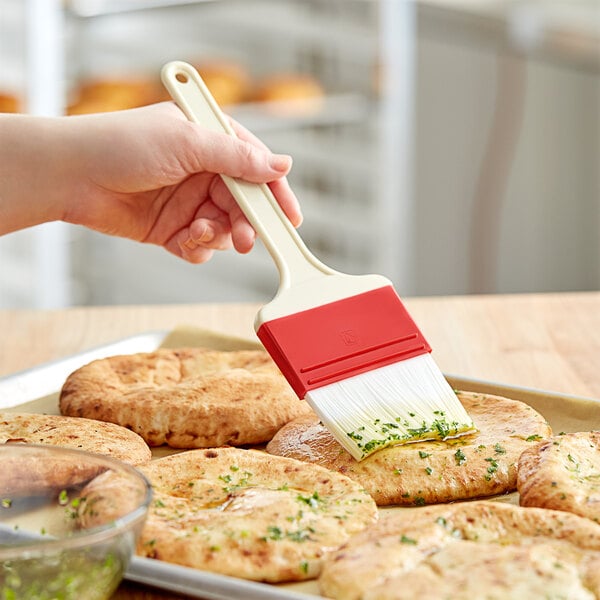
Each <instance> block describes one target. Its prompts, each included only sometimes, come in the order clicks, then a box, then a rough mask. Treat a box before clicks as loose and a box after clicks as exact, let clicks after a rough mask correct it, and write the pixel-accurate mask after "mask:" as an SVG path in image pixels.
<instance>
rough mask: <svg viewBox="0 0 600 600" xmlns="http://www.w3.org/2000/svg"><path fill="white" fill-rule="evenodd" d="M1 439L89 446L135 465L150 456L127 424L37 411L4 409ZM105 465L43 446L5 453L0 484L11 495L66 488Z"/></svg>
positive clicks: (78, 447)
mask: <svg viewBox="0 0 600 600" xmlns="http://www.w3.org/2000/svg"><path fill="white" fill-rule="evenodd" d="M0 444H40V445H51V446H62V447H66V448H74V449H76V450H85V451H87V452H91V453H93V454H101V455H104V456H110V457H112V458H115V459H117V460H121V461H123V462H127V463H130V464H133V465H139V464H141V463H144V462H147V461H149V460H150V458H151V452H150V448H149V447H148V445H147V444H146V442H144V440H143V439H142V438H141V437H140V436H139V435H137V434H136V433H134V432H133V431H129V430H128V429H125V428H124V427H120V426H119V425H115V424H114V423H102V422H101V421H93V420H91V419H78V418H75V417H62V416H58V415H43V414H33V413H21V414H19V413H10V412H6V413H0ZM100 470H101V467H99V466H91V465H90V464H89V461H82V462H80V463H78V462H77V461H75V460H74V458H73V456H56V455H55V454H49V453H48V452H44V449H43V448H42V449H40V450H39V452H38V453H37V454H36V455H35V456H32V455H31V454H29V455H27V456H7V457H4V459H3V461H2V465H1V467H0V490H4V492H3V493H8V492H9V491H10V494H11V495H21V494H25V493H34V492H36V491H44V490H47V489H60V488H68V487H70V486H72V485H78V484H79V483H81V482H84V481H87V480H88V479H90V477H93V476H94V475H95V474H96V473H97V472H99V471H100Z"/></svg>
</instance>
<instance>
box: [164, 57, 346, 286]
mask: <svg viewBox="0 0 600 600" xmlns="http://www.w3.org/2000/svg"><path fill="white" fill-rule="evenodd" d="M161 77H162V81H163V84H164V85H165V87H166V88H167V90H168V91H169V93H170V94H171V96H172V98H173V100H175V102H176V103H177V105H178V106H179V108H181V110H182V111H183V112H184V114H185V115H186V116H187V118H188V119H189V120H190V121H193V122H195V123H198V124H200V125H202V126H203V127H206V128H207V129H211V130H212V131H217V132H220V133H227V134H229V135H232V136H235V132H234V131H233V128H232V127H231V125H230V124H229V121H228V120H227V118H226V117H225V115H224V114H223V112H222V111H221V109H220V108H219V105H218V104H217V103H216V101H215V99H214V98H213V96H212V94H211V93H210V91H209V89H208V87H207V86H206V84H205V83H204V81H202V78H201V77H200V75H199V74H198V72H197V71H196V69H195V68H194V67H192V66H191V65H189V64H188V63H185V62H181V61H173V62H170V63H168V64H166V65H165V66H164V67H163V69H162V73H161ZM221 177H222V179H223V181H224V182H225V185H226V186H227V188H228V189H229V191H230V192H231V194H232V195H233V197H234V198H235V200H236V201H237V203H238V205H239V206H240V208H241V209H242V212H243V213H244V215H246V218H247V219H248V221H250V223H251V224H252V226H253V227H254V229H255V230H256V232H257V234H258V236H259V237H260V239H261V240H262V242H263V244H264V245H265V247H266V248H267V250H268V251H269V254H270V255H271V257H272V258H273V260H274V261H275V264H276V265H277V269H278V270H279V281H280V283H279V288H280V291H281V290H285V289H289V288H291V287H292V286H296V285H298V284H300V283H302V282H304V281H307V280H310V279H314V278H315V277H317V278H320V277H322V276H324V275H332V274H335V273H336V272H335V271H334V270H333V269H331V268H329V267H328V266H327V265H324V264H323V263H321V262H320V261H319V260H318V259H317V258H316V257H315V256H314V255H313V254H312V253H311V252H310V251H309V250H308V248H307V247H306V245H305V244H304V242H303V241H302V239H301V238H300V236H299V235H298V233H297V232H296V230H295V229H294V227H293V225H292V224H291V223H290V221H289V220H288V218H287V217H286V215H285V213H284V212H283V210H282V209H281V207H280V206H279V204H278V202H277V200H276V199H275V197H274V196H273V193H272V192H271V190H270V189H269V186H268V185H266V184H258V183H249V182H247V181H243V180H241V179H234V178H232V177H229V176H227V175H221Z"/></svg>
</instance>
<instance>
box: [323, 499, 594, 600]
mask: <svg viewBox="0 0 600 600" xmlns="http://www.w3.org/2000/svg"><path fill="white" fill-rule="evenodd" d="M319 586H320V591H321V593H322V594H323V595H325V596H327V597H328V598H335V599H336V600H413V599H414V598H419V600H442V599H451V600H473V599H474V598H478V599H479V598H488V599H498V600H500V599H502V600H523V599H524V598H528V599H529V598H556V599H558V598H568V599H569V600H591V599H593V598H600V525H597V524H595V523H593V522H592V521H589V520H588V519H584V518H582V517H578V516H576V515H571V514H568V513H564V512H559V511H551V510H545V509H539V508H521V507H519V506H514V505H511V504H504V503H500V502H491V501H478V502H464V503H457V504H452V505H445V506H430V507H425V508H419V509H404V510H398V511H394V512H391V511H390V512H388V513H387V514H383V515H382V517H381V519H380V520H379V522H378V523H376V524H375V525H373V526H371V527H369V528H367V529H365V530H364V531H363V532H361V533H359V534H357V535H356V536H354V537H353V538H352V539H350V540H349V541H348V542H347V543H346V544H345V545H344V546H343V547H342V548H341V549H340V550H338V551H337V552H335V553H334V554H333V555H331V556H329V557H328V558H327V560H326V561H325V564H324V567H323V571H322V574H321V577H320V579H319Z"/></svg>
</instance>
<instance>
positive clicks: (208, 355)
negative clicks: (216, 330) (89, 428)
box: [60, 348, 310, 448]
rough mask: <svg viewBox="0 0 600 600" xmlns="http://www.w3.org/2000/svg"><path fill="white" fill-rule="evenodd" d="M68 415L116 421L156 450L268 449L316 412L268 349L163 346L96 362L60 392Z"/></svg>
mask: <svg viewBox="0 0 600 600" xmlns="http://www.w3.org/2000/svg"><path fill="white" fill-rule="evenodd" d="M60 411H61V413H62V414H65V415H72V416H77V417H88V418H92V419H99V420H102V421H111V422H113V423H118V424H119V425H123V426H125V427H128V428H129V429H132V430H133V431H135V432H136V433H138V434H139V435H141V436H142V437H143V438H144V439H145V440H146V442H148V444H150V445H151V446H160V445H162V444H168V445H169V446H172V447H174V448H210V447H214V446H221V445H232V446H242V445H246V444H261V443H264V442H266V441H268V440H270V439H271V437H273V435H274V434H275V432H276V431H277V430H278V429H279V428H280V427H281V426H282V425H284V424H285V423H287V422H288V421H290V420H292V419H294V418H296V417H297V416H299V415H302V414H306V413H308V412H310V407H309V406H308V404H307V403H305V402H301V401H299V400H298V398H297V396H296V395H295V394H294V392H293V391H292V389H291V388H290V386H289V385H288V383H287V381H286V380H285V378H284V377H283V375H282V374H281V372H280V371H279V369H278V368H277V366H276V365H275V363H274V362H273V361H272V360H271V358H270V357H269V355H268V354H267V353H266V352H264V351H262V350H244V351H232V352H218V351H213V350H207V349H205V348H183V349H178V350H169V349H160V350H157V351H156V352H150V353H140V354H133V355H124V356H113V357H110V358H105V359H100V360H96V361H94V362H91V363H90V364H88V365H86V366H84V367H81V368H80V369H78V370H77V371H75V372H74V373H72V374H71V375H70V376H69V377H68V378H67V380H66V382H65V384H64V386H63V388H62V391H61V394H60Z"/></svg>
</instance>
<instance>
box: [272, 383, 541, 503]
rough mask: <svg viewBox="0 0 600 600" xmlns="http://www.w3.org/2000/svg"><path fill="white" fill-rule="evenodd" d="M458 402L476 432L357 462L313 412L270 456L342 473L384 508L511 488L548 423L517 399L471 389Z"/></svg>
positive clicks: (277, 441)
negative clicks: (523, 457) (523, 458)
mask: <svg viewBox="0 0 600 600" xmlns="http://www.w3.org/2000/svg"><path fill="white" fill-rule="evenodd" d="M458 397H459V399H460V401H461V402H462V404H463V406H464V407H465V408H466V410H467V412H468V413H469V414H470V415H471V417H472V418H473V421H474V422H475V425H476V426H477V429H478V432H477V433H475V434H473V435H466V436H462V437H459V438H457V439H450V440H447V441H444V442H437V441H430V442H417V443H413V444H406V445H400V446H392V447H389V448H385V449H383V450H381V451H379V452H376V453H375V454H373V455H371V456H369V457H368V458H366V459H365V460H363V461H361V462H357V461H355V460H354V459H353V458H352V456H351V455H350V454H349V453H347V452H346V451H345V450H344V449H343V448H342V447H341V446H340V445H339V444H338V443H337V442H336V441H335V439H334V437H333V436H332V435H331V434H330V433H329V431H328V430H327V429H326V428H325V426H324V425H323V424H322V423H321V422H320V421H319V418H318V417H317V416H316V415H314V413H313V414H308V415H304V416H302V417H299V418H297V419H295V420H294V421H292V422H290V423H288V424H287V425H285V426H284V427H282V429H281V430H280V431H279V432H278V433H277V434H276V435H275V436H274V437H273V439H272V440H271V441H270V442H269V444H268V445H267V451H268V452H270V453H271V454H277V455H280V456H287V457H290V458H296V459H298V460H303V461H307V462H312V463H316V464H319V465H321V466H324V467H327V468H329V469H332V470H334V471H339V472H340V473H343V474H344V475H347V476H348V477H351V478H352V479H355V480H356V481H358V482H359V483H361V484H362V485H363V486H364V487H365V489H366V490H367V491H368V492H369V493H370V494H371V496H373V498H374V499H375V501H376V502H377V504H378V505H380V506H385V505H390V504H400V505H422V504H434V503H441V502H452V501H454V500H461V499H466V498H477V497H481V496H492V495H494V494H502V493H505V492H510V491H513V490H514V489H515V488H516V483H517V461H518V459H519V455H520V454H521V452H522V451H523V450H525V449H526V448H528V447H531V445H532V443H535V442H536V441H538V440H542V439H545V438H548V437H549V436H550V435H551V434H552V431H551V429H550V426H549V425H548V424H547V422H546V419H545V418H544V417H543V416H542V415H540V414H539V413H537V412H536V411H535V410H534V409H533V408H531V407H530V406H528V405H527V404H525V403H523V402H519V401H516V400H510V399H508V398H502V397H500V396H493V395H489V394H479V393H472V392H458Z"/></svg>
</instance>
